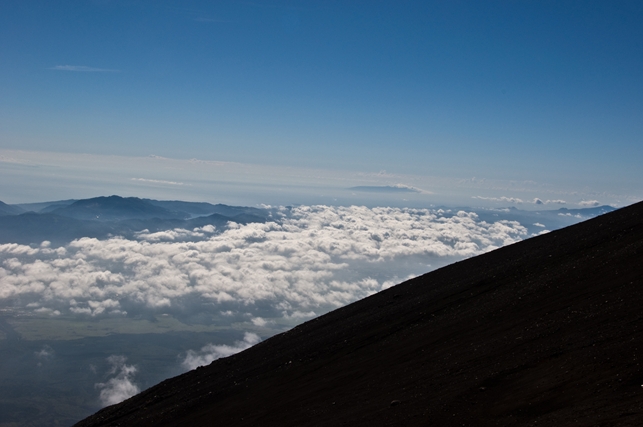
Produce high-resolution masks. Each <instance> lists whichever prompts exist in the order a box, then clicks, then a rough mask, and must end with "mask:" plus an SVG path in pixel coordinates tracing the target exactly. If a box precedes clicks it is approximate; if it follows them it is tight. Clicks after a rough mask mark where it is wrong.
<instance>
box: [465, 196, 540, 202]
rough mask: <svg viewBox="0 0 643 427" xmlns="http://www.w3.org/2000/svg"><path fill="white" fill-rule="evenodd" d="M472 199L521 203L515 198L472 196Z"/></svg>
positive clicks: (520, 200)
mask: <svg viewBox="0 0 643 427" xmlns="http://www.w3.org/2000/svg"><path fill="white" fill-rule="evenodd" d="M472 199H479V200H489V201H492V202H507V203H523V201H522V199H519V198H517V197H506V196H502V197H483V196H473V197H472ZM536 200H538V199H536ZM534 203H535V202H534Z"/></svg>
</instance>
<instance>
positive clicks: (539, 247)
mask: <svg viewBox="0 0 643 427" xmlns="http://www.w3.org/2000/svg"><path fill="white" fill-rule="evenodd" d="M641 306H643V202H641V203H638V204H636V205H633V206H630V207H627V208H623V209H619V210H617V211H615V212H611V213H608V214H605V215H602V216H598V217H596V218H594V219H591V220H588V221H585V222H582V223H579V224H576V225H573V226H570V227H567V228H564V229H561V230H557V231H554V232H551V233H548V234H546V235H543V236H539V237H535V238H532V239H527V240H524V241H521V242H519V243H516V244H513V245H509V246H505V247H503V248H500V249H497V250H495V251H492V252H489V253H486V254H484V255H480V256H477V257H474V258H470V259H467V260H465V261H461V262H458V263H455V264H451V265H449V266H447V267H444V268H441V269H438V270H435V271H433V272H431V273H428V274H425V275H423V276H420V277H417V278H415V279H412V280H409V281H407V282H404V283H402V284H400V285H397V286H394V287H392V288H389V289H387V290H384V291H382V292H379V293H377V294H375V295H372V296H370V297H368V298H365V299H363V300H360V301H357V302H355V303H353V304H350V305H348V306H345V307H343V308H340V309H337V310H335V311H332V312H330V313H328V314H326V315H324V316H321V317H318V318H316V319H313V320H311V321H309V322H306V323H304V324H302V325H300V326H297V327H296V328H294V329H292V330H290V331H288V332H285V333H283V334H280V335H276V336H274V337H272V338H270V339H267V340H266V341H263V342H261V343H259V344H257V345H255V346H254V347H251V348H250V349H248V350H245V351H243V352H241V353H238V354H236V355H234V356H230V357H227V358H223V359H219V360H216V361H214V362H212V363H211V364H210V365H208V366H205V367H201V368H198V369H196V370H194V371H190V372H188V373H186V374H183V375H180V376H178V377H175V378H172V379H169V380H166V381H163V382H162V383H160V384H158V385H157V386H154V387H152V388H150V389H148V390H145V391H143V392H142V393H140V394H138V395H136V396H134V397H132V398H130V399H128V400H126V401H124V402H122V403H120V404H118V405H114V406H110V407H107V408H105V409H103V410H101V411H99V412H97V413H96V414H95V415H93V416H91V417H89V418H87V419H85V420H83V421H81V422H79V423H78V424H76V426H77V427H99V426H112V425H119V426H137V427H138V426H140V427H145V426H185V425H189V426H197V427H198V426H209V425H212V424H213V422H215V420H216V423H217V424H221V425H227V426H228V425H229V426H239V425H261V426H304V427H310V426H328V425H350V426H357V427H360V426H365V427H377V426H425V425H436V426H450V425H453V426H455V425H458V426H460V425H466V426H497V425H502V426H507V425H517V426H523V425H524V426H527V425H539V426H541V425H544V426H566V425H601V426H608V425H609V426H639V425H643V403H642V402H641V393H643V392H642V391H641V384H643V370H642V368H641V366H640V363H639V362H640V357H641V354H640V353H641V350H640V343H641V340H643V318H642V316H641Z"/></svg>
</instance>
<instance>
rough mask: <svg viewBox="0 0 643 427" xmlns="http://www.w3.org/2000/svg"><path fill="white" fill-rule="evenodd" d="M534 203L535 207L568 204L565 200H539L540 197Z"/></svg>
mask: <svg viewBox="0 0 643 427" xmlns="http://www.w3.org/2000/svg"><path fill="white" fill-rule="evenodd" d="M532 203H533V204H535V205H551V204H554V205H564V204H567V202H566V201H564V200H541V199H539V198H538V197H536V198H535V199H534V200H533V201H532Z"/></svg>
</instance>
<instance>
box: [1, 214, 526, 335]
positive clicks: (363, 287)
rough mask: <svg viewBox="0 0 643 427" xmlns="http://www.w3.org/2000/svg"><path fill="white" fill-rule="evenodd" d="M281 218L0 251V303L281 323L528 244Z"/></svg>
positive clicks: (345, 219) (350, 221)
mask: <svg viewBox="0 0 643 427" xmlns="http://www.w3.org/2000/svg"><path fill="white" fill-rule="evenodd" d="M281 212H282V215H283V217H282V218H278V219H277V220H275V222H269V223H265V224H261V223H254V224H248V225H241V224H236V223H229V225H228V228H227V229H225V230H221V232H220V233H219V234H215V231H216V230H215V229H214V228H206V227H203V228H200V229H194V230H191V231H190V230H183V229H175V230H170V231H166V232H159V233H150V232H149V231H143V232H141V233H139V234H138V235H137V236H136V237H135V239H133V240H127V239H123V238H111V239H107V240H98V239H93V238H82V239H79V240H75V241H73V242H72V243H70V244H69V245H67V246H65V247H61V248H51V247H46V246H41V247H35V248H33V247H30V246H26V245H18V244H5V245H0V281H1V282H2V284H3V285H2V287H0V304H2V301H13V302H12V304H15V303H16V301H20V304H23V306H22V308H23V309H24V310H27V311H34V310H40V311H42V312H44V310H49V311H48V313H50V314H54V315H55V314H60V313H65V314H76V315H78V316H92V317H101V316H102V317H104V316H124V315H135V314H137V313H140V312H142V311H146V310H147V311H150V312H152V313H159V312H162V313H173V314H176V315H182V314H183V315H189V314H192V313H194V312H195V311H199V310H206V309H207V310H210V311H211V312H212V313H229V314H228V315H226V316H227V317H229V318H230V319H232V318H234V316H235V315H236V314H238V313H241V312H249V313H251V318H254V319H259V318H261V319H264V321H266V322H269V321H270V322H272V321H273V320H274V319H277V318H280V319H283V320H284V321H286V322H287V321H289V320H291V319H294V318H295V317H297V316H299V314H301V313H317V314H322V313H324V312H327V311H329V310H331V309H334V308H337V307H340V306H343V305H345V304H347V303H350V302H353V301H355V300H357V299H360V298H364V297H366V296H368V295H371V294H373V293H376V292H379V291H380V290H382V289H386V288H388V287H390V286H392V285H393V284H397V283H399V282H401V281H402V280H404V278H406V277H410V276H414V275H419V274H422V273H425V272H426V271H428V270H430V269H434V268H437V267H440V266H442V265H446V264H448V263H450V262H453V261H456V260H459V259H463V258H466V257H470V256H474V255H478V254H481V253H484V252H487V251H490V250H493V249H495V248H498V247H500V246H504V245H507V244H510V243H514V242H516V241H518V240H520V239H521V238H523V237H525V236H526V235H527V230H526V228H525V227H523V226H522V225H520V224H519V223H518V222H515V221H504V220H502V221H497V222H494V223H487V222H485V221H481V220H480V219H479V218H478V216H477V215H476V214H475V213H473V212H464V211H460V212H457V213H452V212H448V211H441V210H439V211H435V210H426V209H407V208H404V209H402V208H366V207H360V206H351V207H330V206H299V207H297V208H293V209H291V210H289V209H285V208H283V209H281ZM409 275H410V276H409ZM30 304H32V305H30ZM204 307H207V308H204ZM298 313H299V314H298ZM246 319H247V318H246Z"/></svg>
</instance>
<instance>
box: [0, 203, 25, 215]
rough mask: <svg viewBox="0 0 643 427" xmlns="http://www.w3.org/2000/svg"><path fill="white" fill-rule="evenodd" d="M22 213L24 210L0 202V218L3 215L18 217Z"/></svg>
mask: <svg viewBox="0 0 643 427" xmlns="http://www.w3.org/2000/svg"><path fill="white" fill-rule="evenodd" d="M23 212H24V209H21V208H19V207H18V206H12V205H8V204H6V203H4V202H0V216H3V215H18V214H21V213H23Z"/></svg>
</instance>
